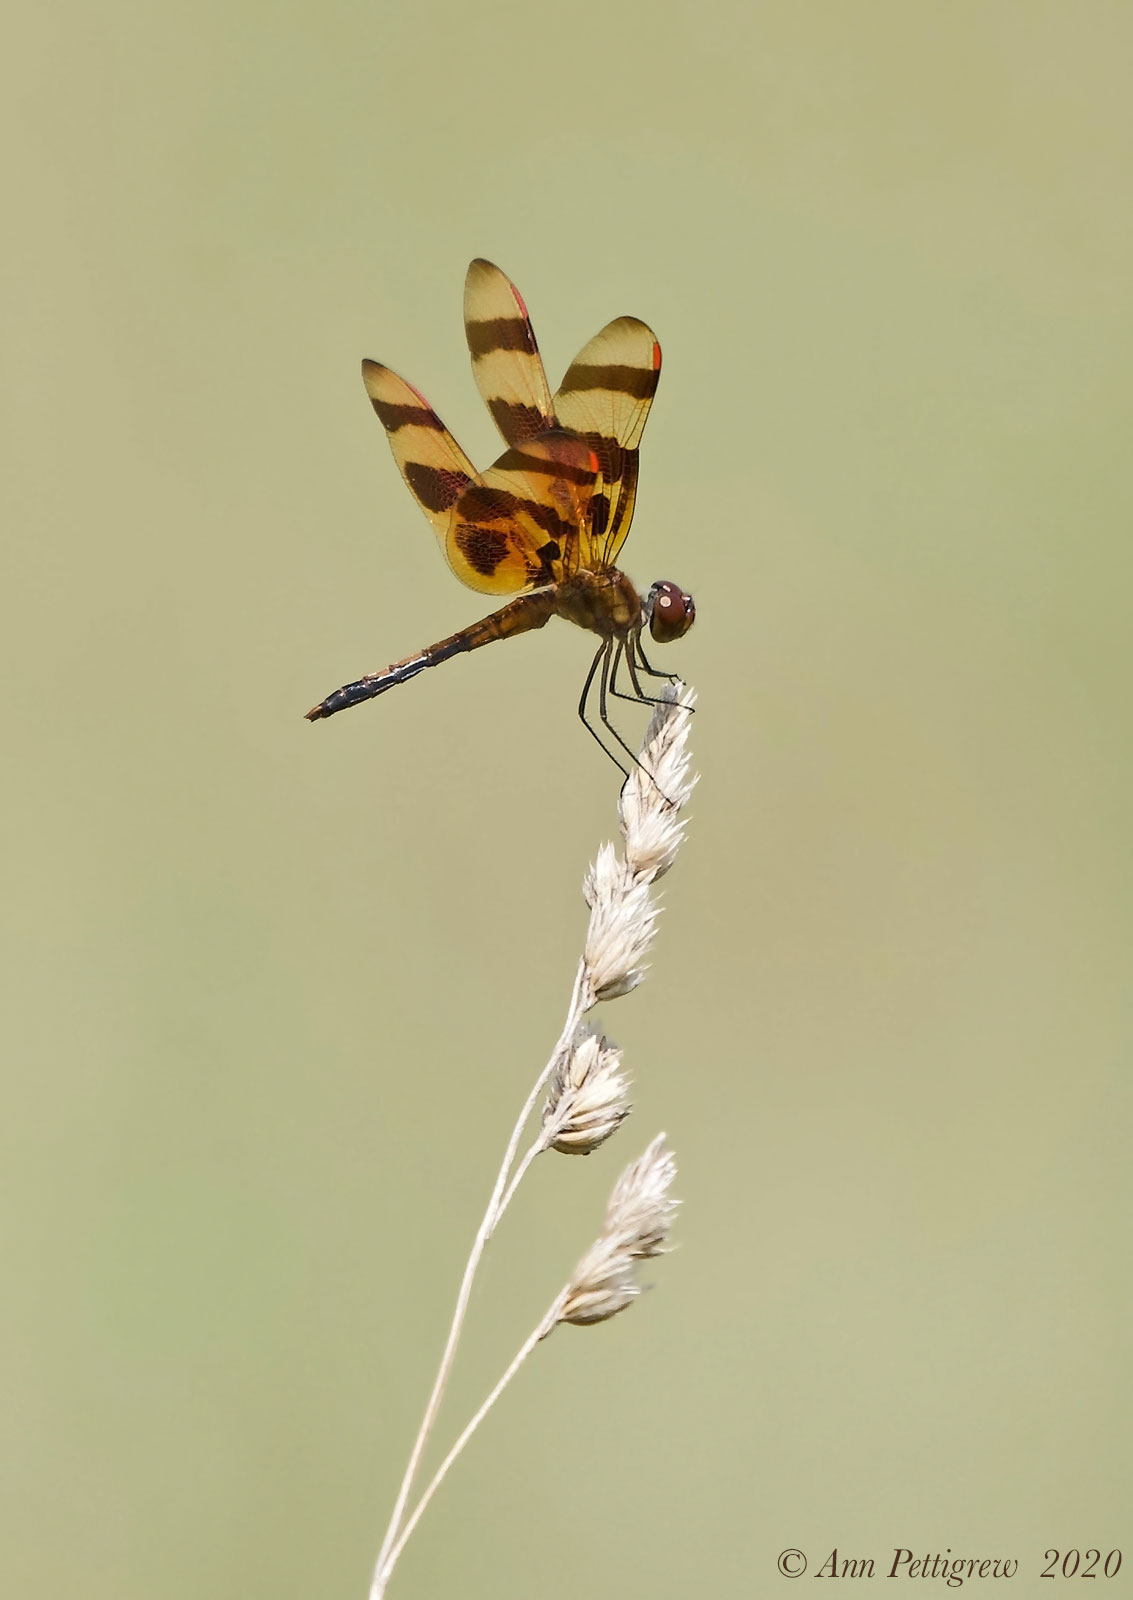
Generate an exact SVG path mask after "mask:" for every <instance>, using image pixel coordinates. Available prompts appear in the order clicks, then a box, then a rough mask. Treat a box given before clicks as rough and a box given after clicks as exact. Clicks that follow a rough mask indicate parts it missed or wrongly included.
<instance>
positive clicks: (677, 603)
mask: <svg viewBox="0 0 1133 1600" xmlns="http://www.w3.org/2000/svg"><path fill="white" fill-rule="evenodd" d="M645 614H646V616H647V617H648V618H649V631H650V633H651V634H652V635H653V637H654V638H655V639H656V641H657V643H658V644H668V643H669V642H670V641H671V640H673V639H679V638H680V637H681V635H682V633H687V632H688V630H689V629H690V628H691V627H692V625H693V622H694V621H695V619H696V606H695V605H694V604H693V600H692V595H690V594H685V592H684V590H683V589H682V588H680V587H679V586H678V585H677V584H675V583H666V582H664V581H662V582H659V583H655V584H654V585H653V587H652V588H651V589H650V591H649V594H648V596H647V597H646V601H645Z"/></svg>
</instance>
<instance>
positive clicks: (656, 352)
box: [653, 339, 661, 372]
mask: <svg viewBox="0 0 1133 1600" xmlns="http://www.w3.org/2000/svg"><path fill="white" fill-rule="evenodd" d="M653 370H654V372H660V370H661V346H660V345H659V344H658V343H657V341H656V339H654V341H653Z"/></svg>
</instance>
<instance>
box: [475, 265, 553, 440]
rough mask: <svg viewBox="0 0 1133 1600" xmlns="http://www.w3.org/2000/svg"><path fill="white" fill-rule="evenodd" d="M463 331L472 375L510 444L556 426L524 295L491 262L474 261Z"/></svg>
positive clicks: (497, 425)
mask: <svg viewBox="0 0 1133 1600" xmlns="http://www.w3.org/2000/svg"><path fill="white" fill-rule="evenodd" d="M464 332H465V337H466V338H467V340H468V351H469V354H470V355H471V357H472V375H473V377H474V378H475V380H476V387H477V388H478V389H479V391H480V394H481V396H482V397H483V400H484V404H485V405H486V406H487V407H488V410H489V411H490V412H491V413H492V416H493V418H494V420H495V423H496V427H497V428H498V429H499V430H500V433H501V434H502V435H503V437H504V440H505V441H506V443H508V444H512V445H515V444H523V443H524V442H525V441H526V440H528V439H534V438H536V437H537V436H538V435H539V434H541V433H545V432H546V431H547V429H548V428H553V427H554V426H555V417H554V412H553V410H552V407H551V391H550V389H549V387H548V385H547V374H546V373H545V371H544V370H543V359H542V357H541V356H540V354H539V346H538V345H537V344H536V342H535V332H534V329H533V328H532V326H531V318H530V317H529V316H528V314H527V307H526V305H524V303H523V296H522V295H521V294H520V292H519V290H518V289H517V288H516V286H515V284H514V283H512V281H511V279H510V278H509V277H507V275H506V274H505V273H503V272H501V271H500V269H499V267H497V266H493V264H492V263H491V262H490V261H481V260H476V261H473V262H472V264H471V266H470V267H469V268H468V276H467V277H466V278H465V281H464Z"/></svg>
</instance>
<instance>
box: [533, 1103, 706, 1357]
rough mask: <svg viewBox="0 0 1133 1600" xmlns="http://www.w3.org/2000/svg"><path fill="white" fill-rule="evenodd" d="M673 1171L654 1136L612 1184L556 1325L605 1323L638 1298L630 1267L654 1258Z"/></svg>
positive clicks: (668, 1209)
mask: <svg viewBox="0 0 1133 1600" xmlns="http://www.w3.org/2000/svg"><path fill="white" fill-rule="evenodd" d="M676 1172H677V1164H676V1161H675V1159H674V1157H673V1153H672V1151H671V1150H669V1149H668V1147H667V1146H666V1144H665V1135H664V1134H663V1133H659V1134H658V1135H657V1137H656V1138H655V1139H654V1140H653V1143H652V1144H651V1145H649V1147H648V1149H646V1150H645V1151H644V1152H643V1153H642V1154H641V1155H640V1156H638V1158H637V1160H636V1161H635V1162H633V1163H632V1164H631V1165H630V1166H628V1167H627V1168H626V1169H625V1171H624V1172H623V1173H622V1175H621V1177H620V1178H619V1179H618V1181H617V1183H616V1184H615V1185H614V1192H613V1194H612V1195H611V1196H610V1203H609V1205H608V1206H607V1208H606V1222H605V1226H604V1227H603V1229H602V1233H601V1235H600V1236H599V1237H598V1238H597V1239H596V1240H595V1242H594V1243H593V1244H592V1245H591V1246H590V1249H589V1250H588V1251H587V1252H586V1254H585V1255H584V1256H583V1258H582V1260H581V1261H580V1262H579V1263H578V1265H577V1267H575V1269H574V1272H573V1274H572V1276H571V1280H570V1282H569V1283H568V1284H567V1286H566V1288H565V1290H564V1291H563V1294H562V1296H561V1298H560V1301H559V1305H558V1314H557V1315H558V1321H559V1322H572V1323H575V1324H577V1325H579V1326H587V1325H589V1324H591V1323H594V1322H606V1321H607V1320H608V1319H609V1318H610V1317H613V1316H616V1315H617V1314H618V1312H619V1311H624V1310H625V1308H626V1307H627V1306H628V1305H630V1304H631V1302H632V1301H634V1300H636V1298H637V1296H638V1295H639V1294H640V1293H641V1285H640V1284H639V1283H638V1281H637V1274H636V1266H637V1263H638V1262H639V1261H647V1260H649V1259H650V1258H651V1257H653V1256H656V1255H660V1254H661V1252H662V1249H663V1247H664V1242H665V1237H666V1235H667V1234H668V1231H669V1228H670V1226H671V1225H672V1221H673V1217H674V1215H675V1213H676V1209H677V1201H676V1200H674V1199H673V1198H672V1196H671V1195H670V1194H669V1187H670V1185H671V1184H672V1181H673V1179H674V1177H675V1176H676Z"/></svg>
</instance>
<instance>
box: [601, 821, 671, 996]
mask: <svg viewBox="0 0 1133 1600" xmlns="http://www.w3.org/2000/svg"><path fill="white" fill-rule="evenodd" d="M582 892H583V894H584V895H585V897H586V903H587V905H588V906H589V907H590V926H589V928H588V929H587V932H586V947H585V950H584V952H583V961H584V963H585V967H586V978H587V986H588V988H589V990H590V994H591V996H592V998H591V1000H590V1004H591V1005H593V1004H594V1002H595V1001H597V1000H613V999H615V998H616V997H617V996H618V995H623V994H628V993H629V991H630V990H631V989H635V988H636V987H637V985H638V984H639V983H640V982H641V980H642V978H643V977H644V976H645V969H644V966H643V962H644V960H645V957H646V955H647V953H648V951H649V946H650V945H651V944H652V942H653V934H654V932H655V925H656V921H657V908H656V906H654V905H653V904H652V903H651V901H650V898H649V884H648V882H647V881H645V880H638V879H635V878H634V875H633V873H632V872H631V871H630V870H629V868H628V867H627V866H626V864H625V862H624V861H622V860H620V859H619V857H618V855H617V853H616V852H615V850H614V847H613V845H612V844H604V845H603V846H602V847H601V849H600V850H599V851H598V855H597V857H596V858H595V861H594V865H593V866H592V867H591V868H590V871H589V872H588V873H587V874H586V879H585V881H584V883H583V885H582ZM587 1009H589V1007H587Z"/></svg>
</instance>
